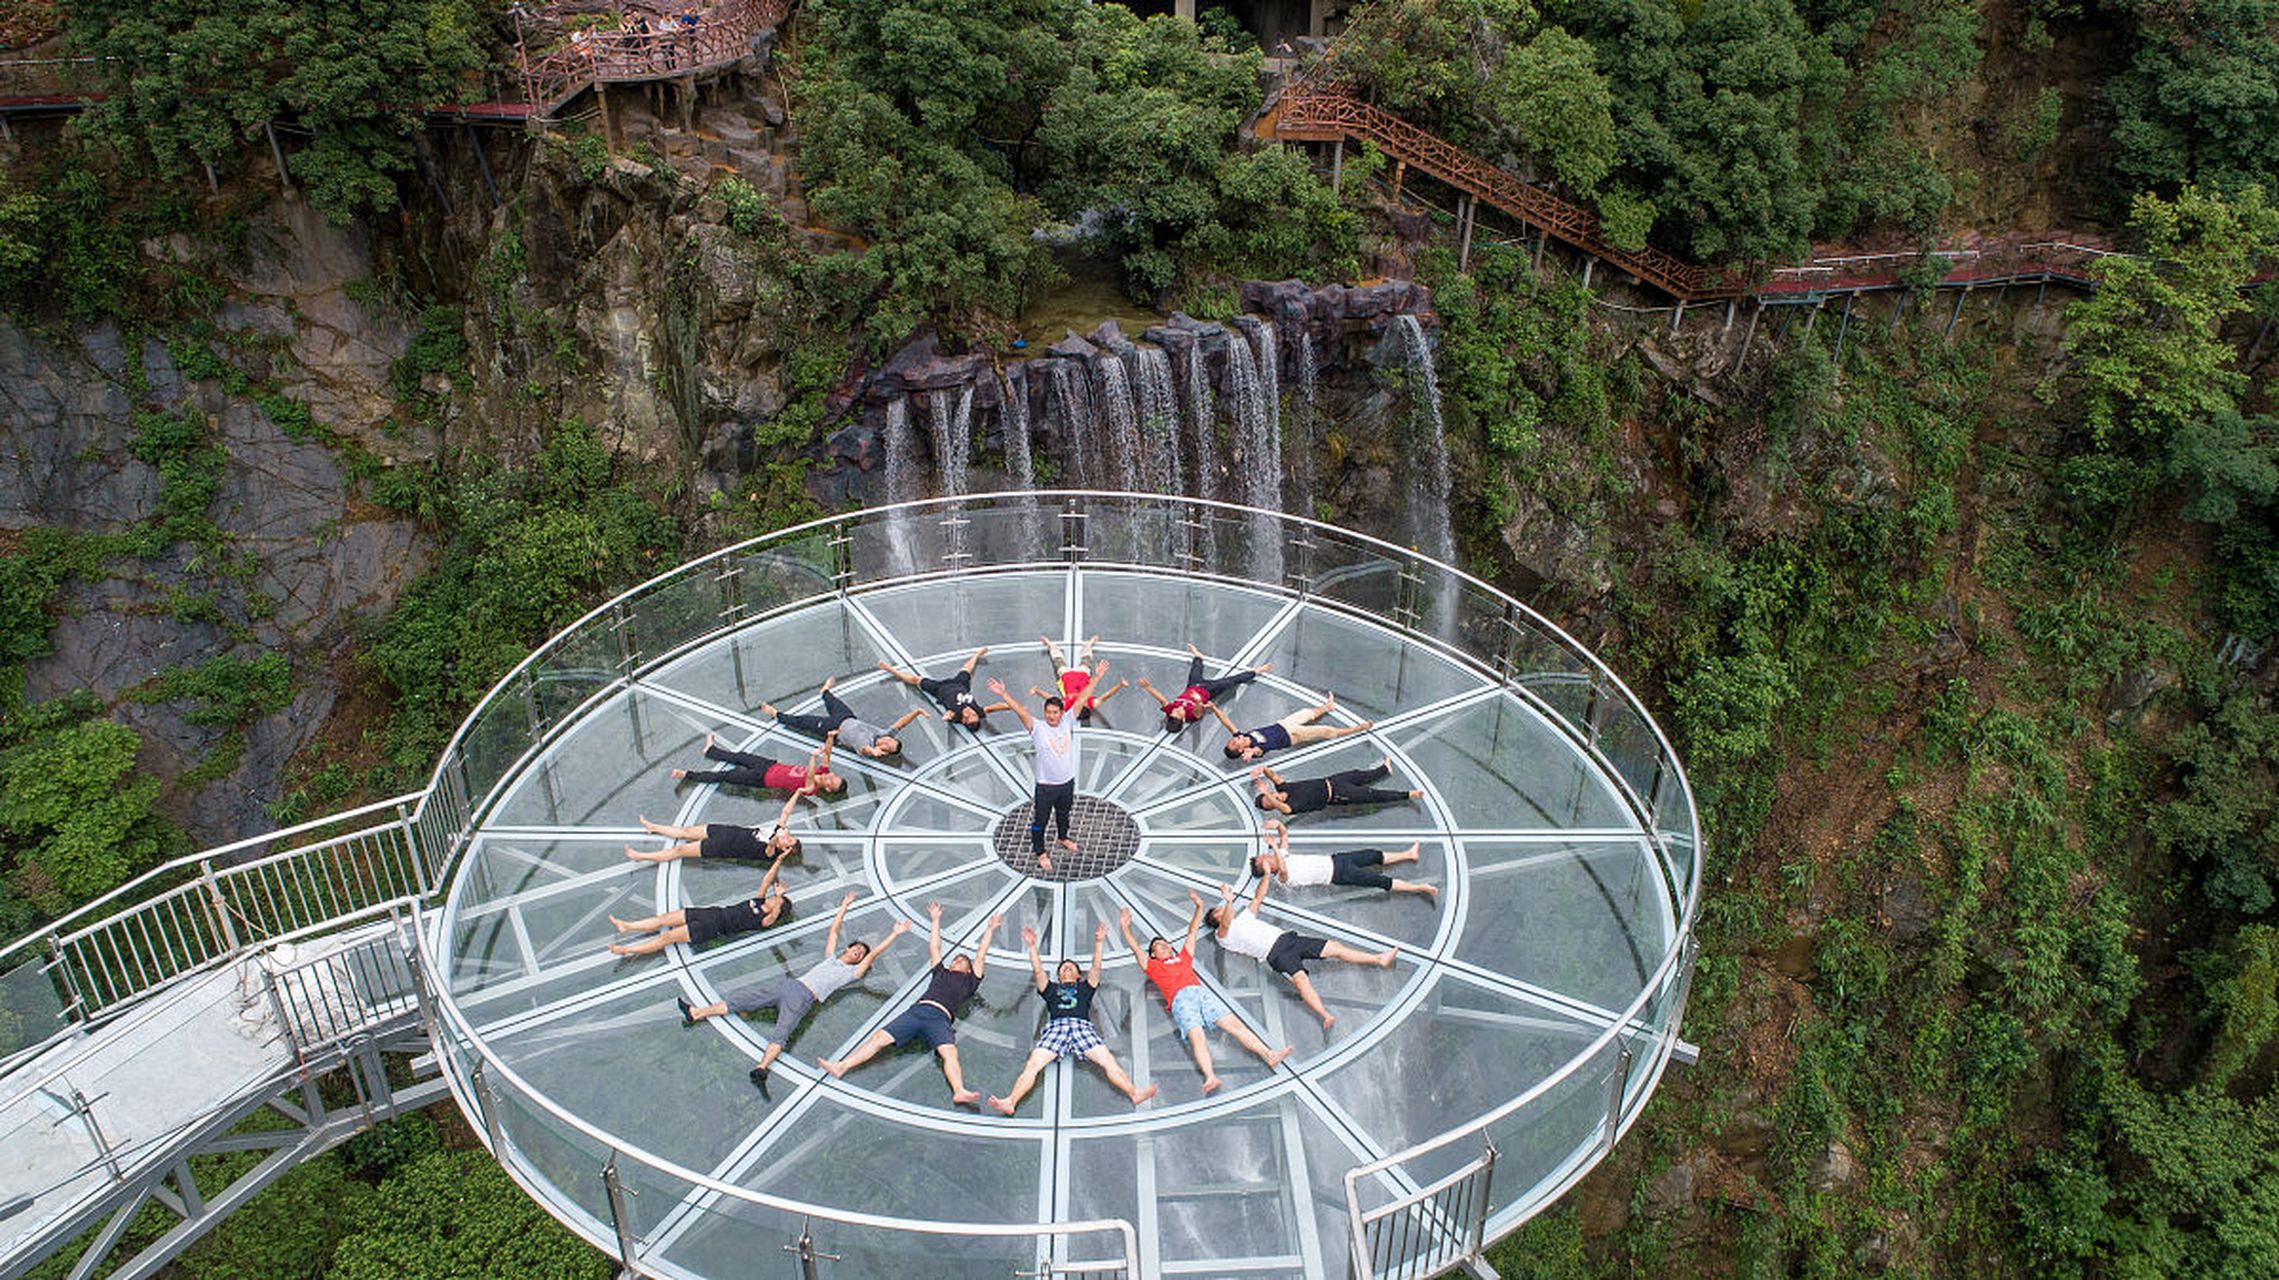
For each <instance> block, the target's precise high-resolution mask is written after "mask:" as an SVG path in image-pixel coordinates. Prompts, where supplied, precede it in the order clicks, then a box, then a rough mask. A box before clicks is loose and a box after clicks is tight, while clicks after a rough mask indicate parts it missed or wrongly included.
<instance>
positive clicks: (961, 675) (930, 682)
mask: <svg viewBox="0 0 2279 1280" xmlns="http://www.w3.org/2000/svg"><path fill="white" fill-rule="evenodd" d="M918 692H920V693H923V694H925V695H926V696H927V697H929V698H932V699H933V700H934V701H936V702H938V703H940V704H942V710H944V711H955V710H957V709H958V707H959V706H960V705H962V704H963V703H964V702H965V701H966V700H967V699H970V698H972V697H973V673H972V672H971V671H960V672H958V673H957V674H956V675H953V676H948V677H945V678H943V679H940V680H936V679H934V678H933V677H932V676H921V677H920V678H919V680H918ZM959 694H964V695H965V697H963V698H961V697H959V696H958V695H959Z"/></svg>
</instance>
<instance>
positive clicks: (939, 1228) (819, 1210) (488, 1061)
mask: <svg viewBox="0 0 2279 1280" xmlns="http://www.w3.org/2000/svg"><path fill="white" fill-rule="evenodd" d="M431 932H433V931H431V930H429V929H426V928H417V929H415V930H414V931H413V933H414V937H415V943H414V946H415V948H416V951H415V954H416V956H417V957H418V964H419V967H420V968H421V969H422V970H423V971H425V972H427V973H429V974H440V973H447V972H449V970H448V969H447V968H446V967H445V966H444V965H443V963H442V961H441V960H440V958H439V957H437V956H436V955H435V953H434V952H433V950H432V949H431V939H430V937H429V935H430V933H431ZM434 994H435V995H436V996H438V997H439V998H438V999H436V1000H434V1001H432V1002H430V1004H429V1006H428V1007H429V1009H430V1011H431V1012H432V1013H433V1014H434V1016H435V1018H436V1023H437V1025H436V1027H435V1028H434V1030H435V1031H436V1032H438V1033H441V1034H445V1035H449V1036H451V1037H452V1047H453V1048H454V1049H463V1050H466V1051H469V1052H471V1053H472V1054H473V1055H474V1056H475V1057H476V1058H477V1059H478V1060H479V1061H480V1062H481V1064H482V1068H483V1077H484V1079H483V1083H484V1085H485V1086H486V1087H487V1088H488V1089H490V1090H491V1091H494V1092H495V1091H496V1090H497V1089H498V1088H499V1086H500V1085H501V1084H502V1083H504V1084H507V1085H511V1086H513V1087H514V1092H515V1096H516V1098H517V1099H518V1100H519V1101H522V1102H525V1103H528V1104H531V1105H533V1106H535V1107H537V1108H538V1109H539V1110H540V1111H543V1112H544V1113H546V1115H548V1116H549V1117H551V1118H553V1119H554V1120H555V1121H557V1122H559V1123H560V1124H562V1125H564V1126H566V1127H568V1128H570V1129H572V1130H574V1131H576V1132H578V1133H580V1134H582V1135H584V1136H585V1137H587V1138H589V1139H591V1140H592V1141H594V1142H595V1143H598V1144H600V1146H601V1148H602V1149H603V1150H606V1151H608V1152H610V1153H612V1154H613V1155H616V1156H623V1157H626V1158H629V1159H631V1160H634V1161H636V1162H638V1163H640V1164H642V1165H644V1166H646V1167H648V1168H650V1169H653V1170H655V1171H657V1172H658V1173H662V1174H664V1175H666V1176H667V1177H670V1178H672V1179H674V1180H676V1181H679V1182H682V1183H685V1184H687V1186H688V1189H689V1191H690V1192H691V1193H697V1192H709V1193H712V1194H714V1195H718V1196H723V1197H726V1198H728V1199H731V1200H740V1201H743V1202H744V1203H746V1204H753V1205H758V1206H760V1207H761V1208H764V1209H772V1210H775V1211H777V1212H780V1213H785V1214H790V1215H795V1216H798V1217H811V1218H820V1219H822V1220H824V1221H828V1222H837V1223H842V1224H844V1225H847V1226H851V1227H867V1228H872V1229H877V1230H885V1231H899V1232H909V1233H914V1234H925V1235H949V1236H986V1237H989V1238H992V1239H1014V1238H1019V1237H1029V1238H1039V1237H1056V1238H1057V1237H1063V1236H1084V1235H1098V1234H1101V1233H1103V1232H1115V1233H1116V1234H1117V1235H1118V1236H1120V1237H1121V1238H1122V1240H1123V1245H1124V1258H1125V1260H1126V1265H1127V1266H1129V1267H1136V1266H1137V1265H1138V1259H1139V1245H1138V1240H1139V1236H1138V1232H1137V1231H1136V1230H1135V1229H1134V1228H1133V1226H1132V1224H1131V1223H1130V1222H1129V1221H1126V1220H1125V1219H1123V1218H1092V1219H1086V1220H1084V1221H1080V1222H1049V1223H1046V1222H947V1221H940V1220H936V1219H927V1218H897V1217H892V1216H888V1215H884V1214H875V1213H861V1212H858V1211H855V1210H850V1209H838V1208H833V1207H831V1206H827V1205H819V1204H810V1203H808V1202H807V1201H804V1200H794V1199H791V1198H789V1197H786V1196H778V1195H772V1194H769V1193H768V1192H765V1191H755V1190H753V1189H752V1188H750V1187H744V1186H738V1185H737V1184H735V1183H733V1182H723V1181H721V1180H720V1179H718V1178H715V1177H713V1176H711V1175H710V1174H705V1173H699V1172H697V1171H696V1170H694V1169H689V1168H686V1167H684V1166H682V1165H679V1164H676V1163H674V1162H673V1161H671V1160H667V1159H665V1158H664V1157H662V1156H658V1155H654V1154H651V1153H650V1152H648V1151H646V1150H644V1149H643V1148H641V1147H640V1146H638V1145H636V1144H634V1143H630V1142H627V1141H626V1140H624V1139H623V1138H620V1137H618V1136H616V1135H615V1134H612V1133H610V1132H609V1131H608V1130H606V1129H603V1128H601V1127H600V1126H598V1125H595V1124H593V1123H591V1122H589V1121H587V1120H585V1119H583V1118H582V1117H579V1116H576V1115H572V1114H571V1113H570V1112H568V1111H566V1110H564V1109H563V1108H562V1107H561V1106H559V1105H557V1104H556V1103H555V1102H554V1100H553V1099H552V1098H549V1097H547V1096H546V1095H545V1094H544V1093H543V1092H541V1091H539V1090H538V1089H535V1088H533V1087H531V1085H530V1083H529V1082H528V1081H526V1080H524V1079H523V1078H522V1076H521V1075H520V1074H519V1073H518V1072H516V1071H515V1069H514V1067H513V1066H512V1065H510V1064H509V1063H507V1062H506V1061H505V1060H504V1059H502V1058H500V1057H498V1056H497V1055H495V1054H493V1053H491V1052H490V1046H489V1045H487V1044H485V1043H484V1041H483V1039H482V1037H481V1036H479V1035H477V1034H476V1032H475V1029H474V1028H473V1026H471V1025H470V1024H469V1023H468V1022H467V1021H466V1018H465V1016H464V1015H463V1014H461V1013H460V1011H459V1009H458V1007H457V1006H456V1005H455V1004H453V1003H452V1002H451V1001H450V1000H449V999H445V998H440V997H442V995H443V990H442V989H441V988H437V989H436V990H435V991H434ZM435 1061H436V1064H437V1065H438V1066H439V1067H441V1068H442V1071H443V1075H444V1078H445V1079H446V1080H448V1081H450V1083H451V1091H452V1093H453V1094H454V1095H456V1096H458V1098H459V1103H460V1105H461V1106H462V1107H464V1108H466V1109H467V1111H468V1112H469V1113H470V1114H471V1115H474V1116H477V1117H487V1116H488V1115H489V1114H490V1112H489V1108H490V1107H491V1106H492V1105H493V1104H492V1103H491V1101H490V1100H489V1099H484V1098H479V1097H477V1096H476V1091H475V1089H474V1085H473V1082H472V1081H471V1080H468V1079H466V1078H464V1077H463V1076H462V1075H461V1074H460V1069H459V1063H458V1061H457V1059H456V1058H455V1057H454V1055H453V1053H452V1052H449V1051H447V1050H446V1049H445V1048H444V1047H443V1046H442V1045H438V1046H437V1047H436V1053H435ZM476 1128H477V1131H478V1132H479V1133H481V1134H483V1136H484V1141H485V1142H486V1143H488V1142H490V1141H492V1140H493V1138H494V1137H496V1136H498V1135H501V1134H503V1135H504V1137H505V1140H506V1141H508V1142H509V1143H511V1142H512V1141H513V1135H512V1134H511V1133H506V1132H505V1130H504V1129H503V1127H499V1128H494V1127H493V1124H492V1122H491V1121H490V1120H489V1119H484V1120H483V1121H482V1123H480V1124H478V1125H477V1126H476ZM491 1155H492V1156H493V1158H497V1159H499V1161H500V1163H501V1164H505V1163H507V1162H506V1161H505V1160H504V1158H503V1157H500V1154H499V1153H498V1152H497V1151H492V1152H491ZM509 1167H511V1166H509ZM596 1243H597V1244H600V1245H601V1247H602V1248H603V1249H604V1250H605V1251H606V1250H608V1249H609V1248H610V1247H611V1245H612V1244H614V1241H611V1242H601V1241H596Z"/></svg>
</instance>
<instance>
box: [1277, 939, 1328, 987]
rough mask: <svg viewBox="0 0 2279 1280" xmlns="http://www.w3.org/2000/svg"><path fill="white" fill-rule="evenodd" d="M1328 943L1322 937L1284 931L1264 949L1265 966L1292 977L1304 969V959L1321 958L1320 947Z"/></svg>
mask: <svg viewBox="0 0 2279 1280" xmlns="http://www.w3.org/2000/svg"><path fill="white" fill-rule="evenodd" d="M1328 945H1329V942H1328V941H1327V940H1326V939H1323V938H1309V937H1307V936H1306V935H1305V934H1302V933H1298V932H1295V931H1293V932H1289V933H1285V934H1283V935H1282V936H1281V937H1279V938H1276V939H1275V940H1274V945H1273V946H1271V947H1269V948H1267V949H1266V967H1267V968H1269V969H1272V970H1273V971H1274V972H1276V973H1279V974H1281V975H1282V976H1283V977H1285V978H1294V977H1296V976H1298V975H1299V974H1301V973H1304V972H1305V971H1306V961H1308V960H1319V959H1321V954H1322V948H1323V947H1326V946H1328Z"/></svg>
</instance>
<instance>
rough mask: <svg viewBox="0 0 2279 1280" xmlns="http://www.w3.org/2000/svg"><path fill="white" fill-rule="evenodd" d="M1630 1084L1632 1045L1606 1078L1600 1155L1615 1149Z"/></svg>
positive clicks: (1616, 1061) (1627, 1047)
mask: <svg viewBox="0 0 2279 1280" xmlns="http://www.w3.org/2000/svg"><path fill="white" fill-rule="evenodd" d="M1629 1084H1630V1046H1629V1045H1624V1046H1622V1056H1621V1057H1619V1058H1616V1059H1615V1060H1614V1073H1613V1074H1612V1075H1610V1076H1608V1077H1607V1080H1606V1130H1605V1132H1604V1134H1602V1135H1601V1137H1600V1139H1599V1148H1598V1149H1599V1157H1600V1158H1601V1159H1604V1158H1605V1157H1606V1153H1607V1152H1609V1151H1612V1150H1614V1136H1615V1134H1617V1133H1619V1132H1621V1130H1622V1091H1623V1090H1624V1089H1625V1088H1626V1087H1628V1085H1629Z"/></svg>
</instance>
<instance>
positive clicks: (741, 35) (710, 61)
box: [523, 0, 791, 114]
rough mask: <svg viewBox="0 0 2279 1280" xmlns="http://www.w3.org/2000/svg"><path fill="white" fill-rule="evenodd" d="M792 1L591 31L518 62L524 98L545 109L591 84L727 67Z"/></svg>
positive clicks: (732, 0) (725, 3) (720, 7)
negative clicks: (686, 21)
mask: <svg viewBox="0 0 2279 1280" xmlns="http://www.w3.org/2000/svg"><path fill="white" fill-rule="evenodd" d="M790 12H791V0H721V2H720V3H718V4H715V5H713V6H712V7H710V8H708V9H706V10H705V11H704V14H703V17H702V18H701V19H700V20H699V21H698V22H697V24H696V25H695V26H693V27H682V26H677V25H667V26H666V27H665V28H664V29H663V30H658V31H648V32H632V31H605V32H596V33H594V34H592V35H589V36H588V37H587V38H586V39H584V40H582V41H580V42H578V43H577V44H574V45H563V46H561V47H560V48H557V49H553V50H551V51H549V52H547V53H545V54H543V55H541V56H539V57H537V58H532V59H528V60H527V61H526V62H525V63H524V66H523V82H524V85H525V91H526V93H527V95H528V97H527V101H528V102H529V104H530V107H531V109H532V110H533V111H535V112H538V113H540V114H544V113H545V112H547V111H550V110H552V109H553V108H554V107H557V106H559V105H560V104H561V103H562V102H564V101H566V100H567V99H569V98H570V97H571V96H572V95H574V94H576V93H577V92H578V91H579V90H582V89H586V88H589V87H591V86H593V85H596V84H625V83H633V82H638V81H644V80H671V79H677V78H678V77H681V76H686V75H695V74H698V73H700V72H705V71H713V70H717V69H718V68H721V67H725V66H729V65H731V64H733V63H734V62H736V61H737V60H738V59H740V58H742V57H744V55H746V54H748V53H750V52H751V51H752V41H753V40H754V39H756V38H757V37H758V36H759V35H760V33H761V32H763V31H766V30H769V29H770V28H773V27H777V26H781V25H782V23H783V20H784V18H785V17H787V16H789V14H790Z"/></svg>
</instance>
